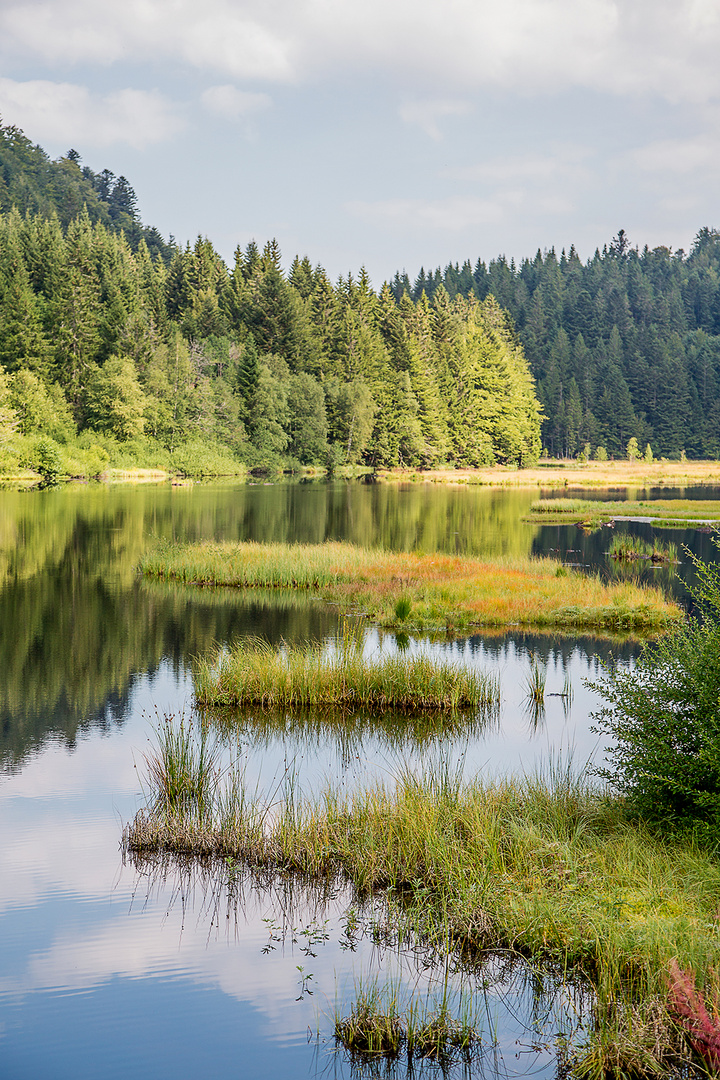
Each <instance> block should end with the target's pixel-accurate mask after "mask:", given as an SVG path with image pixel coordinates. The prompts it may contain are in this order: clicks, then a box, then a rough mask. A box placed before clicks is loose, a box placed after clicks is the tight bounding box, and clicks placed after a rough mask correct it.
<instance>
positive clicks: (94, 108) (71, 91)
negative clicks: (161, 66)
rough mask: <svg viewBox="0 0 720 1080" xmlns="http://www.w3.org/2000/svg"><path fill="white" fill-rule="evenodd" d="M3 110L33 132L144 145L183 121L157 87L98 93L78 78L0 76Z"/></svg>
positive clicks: (7, 119) (56, 137) (37, 136)
mask: <svg viewBox="0 0 720 1080" xmlns="http://www.w3.org/2000/svg"><path fill="white" fill-rule="evenodd" d="M0 116H2V117H3V120H4V122H5V123H11V124H17V125H18V126H19V127H21V128H23V129H25V130H26V131H29V132H32V137H33V138H34V139H38V140H40V141H43V140H45V139H47V140H51V141H52V142H53V143H56V142H58V141H60V142H63V141H64V142H67V143H68V144H72V143H76V142H77V143H83V144H84V145H94V146H109V145H111V144H112V143H128V144H129V145H130V146H134V147H143V146H147V145H149V144H151V143H157V142H161V141H162V140H164V139H168V138H171V137H172V136H173V135H175V134H176V133H177V132H178V131H179V130H181V129H182V127H183V126H184V125H183V122H182V120H181V118H180V117H179V116H178V113H177V111H176V108H175V106H173V104H172V103H171V102H170V101H169V100H168V99H167V98H166V97H165V96H164V95H163V94H161V93H159V92H158V91H155V90H152V91H147V90H133V89H129V88H128V89H125V90H118V91H116V92H115V93H112V94H107V95H106V96H105V97H99V96H95V95H93V94H91V92H90V91H89V90H88V88H87V87H85V86H77V85H75V84H74V83H56V82H48V81H46V80H44V79H33V80H31V81H28V82H14V81H13V80H12V79H3V78H0Z"/></svg>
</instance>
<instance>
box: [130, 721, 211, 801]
mask: <svg viewBox="0 0 720 1080" xmlns="http://www.w3.org/2000/svg"><path fill="white" fill-rule="evenodd" d="M154 730H155V736H156V747H155V749H153V750H151V751H149V752H148V753H147V754H145V755H144V758H145V764H146V767H147V775H148V780H149V782H150V786H151V791H152V797H153V802H152V807H153V810H154V811H155V812H157V813H160V814H166V815H168V816H174V815H184V814H197V815H198V816H199V817H201V818H202V817H204V815H205V814H206V813H207V812H208V811H209V809H210V808H211V806H212V805H213V800H214V797H215V794H216V791H217V786H218V780H219V768H218V763H219V757H220V744H219V742H218V739H217V737H216V735H214V734H212V733H210V731H209V729H208V728H207V726H206V725H201V726H200V731H199V734H198V733H197V732H196V731H195V730H194V728H193V725H192V722H191V721H190V720H187V719H186V718H185V716H184V715H181V716H180V718H179V720H177V719H176V717H175V716H174V714H172V713H165V714H164V715H163V716H159V715H158V716H157V718H156V723H155V725H154Z"/></svg>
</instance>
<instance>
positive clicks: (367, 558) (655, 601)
mask: <svg viewBox="0 0 720 1080" xmlns="http://www.w3.org/2000/svg"><path fill="white" fill-rule="evenodd" d="M141 567H142V571H143V573H144V574H145V575H146V576H148V577H150V578H158V579H166V580H168V581H180V582H184V583H187V584H191V585H213V586H218V585H220V586H234V587H237V588H254V587H275V588H293V589H298V590H311V591H313V592H314V593H316V594H317V595H318V596H319V597H321V598H322V599H323V600H325V601H326V602H329V603H332V604H335V605H337V607H338V609H339V610H340V612H341V613H342V614H344V615H352V614H358V615H363V616H365V617H367V618H368V619H370V620H371V621H373V622H375V623H378V624H379V625H381V626H384V627H401V628H403V629H406V630H411V629H412V630H467V629H468V628H470V627H508V626H522V627H528V628H531V627H535V628H542V629H554V630H560V631H563V630H564V631H572V630H588V629H589V630H593V631H595V632H598V633H603V632H610V633H613V632H614V633H617V632H625V633H632V632H636V633H647V632H658V631H660V630H663V629H666V628H667V627H668V626H670V625H671V624H672V623H673V622H676V621H678V620H679V619H680V618H681V617H682V616H681V613H680V611H679V609H678V608H677V607H676V606H675V605H674V604H672V603H671V602H669V601H668V600H666V599H665V598H664V597H663V596H662V594H661V593H660V592H658V591H656V590H654V589H652V588H640V587H639V586H636V585H634V584H632V583H623V584H614V585H613V584H610V585H609V584H605V583H603V582H602V581H601V580H600V579H599V577H596V576H594V575H587V574H582V573H574V572H573V571H570V570H568V569H567V567H566V566H565V565H564V564H562V563H559V562H556V561H554V560H552V559H528V558H525V559H507V560H493V561H481V560H479V559H472V558H468V557H452V556H448V555H442V554H440V553H435V554H432V555H420V554H416V553H412V552H388V551H382V550H368V549H363V548H360V547H356V546H354V545H350V544H338V543H327V544H322V545H312V546H309V545H301V544H293V545H277V544H254V543H244V544H228V543H226V544H212V543H207V542H202V543H200V544H175V545H165V546H159V547H157V548H156V549H155V550H153V551H151V552H149V553H148V554H147V555H146V556H144V558H143V559H142V562H141Z"/></svg>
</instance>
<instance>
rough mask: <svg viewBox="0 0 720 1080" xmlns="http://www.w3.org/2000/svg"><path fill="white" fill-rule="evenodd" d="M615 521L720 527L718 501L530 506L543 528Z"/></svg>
mask: <svg viewBox="0 0 720 1080" xmlns="http://www.w3.org/2000/svg"><path fill="white" fill-rule="evenodd" d="M615 518H635V519H643V520H646V521H652V523H653V525H655V526H661V527H662V526H665V527H668V528H683V527H685V528H687V527H688V526H692V525H695V524H697V525H706V524H713V523H717V524H718V525H720V502H719V501H717V500H711V499H652V500H651V499H645V500H643V499H627V500H624V501H622V502H621V501H612V502H595V501H592V500H590V499H537V500H536V501H535V502H534V503H533V504H532V506H531V507H530V516H529V520H530V521H541V522H542V523H543V524H544V525H551V524H570V523H575V524H579V525H589V526H596V525H601V524H603V523H604V522H608V521H612V520H613V519H615Z"/></svg>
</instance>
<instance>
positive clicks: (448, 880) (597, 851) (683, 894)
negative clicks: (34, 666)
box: [124, 758, 720, 1077]
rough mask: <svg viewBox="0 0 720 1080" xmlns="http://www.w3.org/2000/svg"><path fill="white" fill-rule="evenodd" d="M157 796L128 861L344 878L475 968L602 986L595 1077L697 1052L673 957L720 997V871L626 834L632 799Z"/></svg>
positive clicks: (360, 1030) (709, 859)
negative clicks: (492, 956)
mask: <svg viewBox="0 0 720 1080" xmlns="http://www.w3.org/2000/svg"><path fill="white" fill-rule="evenodd" d="M196 760H197V758H196ZM193 787H194V788H195V789H196V788H197V787H198V785H197V783H196V782H195V783H194V785H193ZM159 794H160V789H158V791H157V793H156V791H155V789H153V791H152V792H151V793H150V796H151V797H150V809H149V810H147V811H141V812H139V813H138V815H137V816H136V818H135V820H134V821H133V822H132V823H130V824H129V825H128V826H127V827H126V829H125V832H124V846H125V849H126V850H127V851H130V852H135V853H141V854H143V855H152V854H153V853H156V854H157V853H162V852H172V853H174V854H177V855H181V856H182V857H187V856H195V857H198V856H199V857H202V858H203V859H207V858H211V857H217V858H219V859H222V860H227V859H228V858H232V859H234V860H238V861H241V862H243V863H245V864H247V865H249V866H251V867H255V868H264V869H269V870H275V871H279V872H284V873H299V874H300V875H301V876H302V877H303V878H305V879H308V878H309V879H313V880H318V881H320V880H323V881H326V882H331V881H332V880H334V879H336V878H338V879H339V878H344V879H345V880H348V881H349V882H351V884H352V885H353V887H354V889H355V892H356V895H357V897H358V899H362V898H363V897H367V896H368V895H370V894H373V893H378V891H380V892H382V893H383V894H384V895H385V897H386V900H387V903H388V904H389V905H390V908H391V914H390V916H389V917H390V921H391V922H392V923H393V924H394V925H396V926H397V927H400V926H401V925H402V926H404V927H405V930H406V931H407V933H408V934H410V933H412V934H415V935H417V936H419V937H420V938H421V939H422V940H424V941H428V942H434V943H435V945H436V947H437V948H439V949H440V948H444V949H445V950H447V949H450V950H451V951H457V952H458V953H459V954H461V955H463V956H465V957H466V958H470V957H471V956H473V955H480V954H481V953H483V952H484V951H485V950H492V949H497V948H501V949H505V950H509V951H510V952H511V953H514V954H516V955H523V956H526V957H529V958H531V959H532V960H533V961H534V962H535V963H538V964H544V965H549V966H550V967H551V968H552V969H553V970H557V971H559V972H564V973H565V975H566V977H568V978H569V977H572V973H576V974H577V975H582V976H584V977H585V978H587V979H589V980H590V983H591V984H592V986H593V987H594V989H595V992H596V995H597V1006H596V1024H595V1027H594V1029H593V1031H592V1032H589V1033H588V1034H587V1039H586V1042H585V1044H584V1045H582V1046H577V1047H576V1048H575V1053H576V1059H575V1070H576V1072H578V1073H579V1074H581V1075H587V1076H593V1077H600V1076H603V1075H606V1074H607V1073H609V1072H612V1071H620V1072H621V1073H622V1074H624V1075H628V1074H630V1073H631V1072H634V1073H637V1072H643V1071H651V1072H655V1073H657V1072H659V1071H662V1070H663V1069H666V1068H669V1067H670V1066H671V1065H676V1064H678V1063H679V1062H680V1061H681V1060H687V1058H688V1055H689V1054H690V1051H689V1049H688V1048H687V1047H686V1046H685V1045H684V1043H683V1038H682V1033H681V1030H680V1027H679V1025H678V1022H677V1019H676V1018H675V1017H674V1016H673V1014H671V1012H669V1011H668V1008H667V1002H668V980H669V979H670V978H671V965H672V962H673V960H675V961H676V962H677V964H678V965H679V968H680V969H681V970H682V971H690V972H693V973H694V978H695V979H696V980H697V985H698V988H699V989H700V990H702V989H704V988H705V987H708V986H710V985H711V984H712V980H713V978H714V972H715V970H716V967H717V965H718V963H720V934H719V932H718V924H717V920H716V917H715V916H716V909H717V896H718V890H720V866H719V865H718V863H717V861H716V859H715V858H714V856H713V855H712V854H709V853H708V851H707V850H706V849H704V848H702V847H700V846H698V844H696V843H694V842H692V841H690V842H688V840H687V839H683V840H682V841H681V842H675V841H674V840H673V839H672V838H666V839H663V838H661V837H659V836H658V835H657V833H655V832H653V831H651V830H650V829H648V828H647V827H646V826H644V825H643V824H642V823H639V822H638V823H635V824H629V823H628V822H627V820H626V818H625V814H624V807H623V804H622V802H620V801H618V800H617V799H613V798H611V797H609V796H607V795H606V794H604V793H603V792H602V791H600V790H598V789H597V788H596V787H593V786H592V785H591V784H590V783H589V782H588V781H587V780H584V779H581V778H577V777H574V776H573V775H571V773H570V771H569V770H563V769H556V771H555V773H554V774H553V775H551V776H548V777H546V778H545V779H542V778H534V779H533V778H525V779H522V780H519V779H504V780H498V781H494V782H488V781H483V780H480V779H476V780H474V781H469V782H465V781H463V780H462V779H461V778H460V776H459V775H455V774H453V772H452V770H450V769H445V770H442V769H439V770H436V771H434V772H428V773H427V774H426V775H422V776H414V775H411V774H409V773H407V774H405V775H402V776H401V777H400V778H399V779H398V781H397V783H396V784H395V785H392V784H380V783H378V784H376V785H375V786H373V787H371V788H369V789H367V790H365V791H360V792H357V793H355V794H353V795H348V794H346V793H344V794H340V793H339V791H338V790H336V789H334V788H328V789H327V790H326V791H325V792H324V793H323V794H322V796H321V797H319V798H317V799H315V800H303V799H302V798H301V796H300V793H299V792H298V791H297V790H295V789H294V788H293V787H292V784H291V785H290V786H289V788H288V789H287V790H286V791H285V792H284V799H283V803H282V805H281V806H277V805H275V806H274V808H273V809H272V811H271V807H270V801H271V800H270V799H269V798H268V800H267V801H264V800H263V799H258V798H257V796H256V795H255V796H252V795H250V794H248V792H247V791H246V790H245V789H244V788H243V785H242V782H241V780H240V779H238V775H237V774H236V773H234V772H233V773H232V774H231V776H230V778H229V779H228V780H227V781H226V783H225V784H224V785H219V786H218V787H217V788H216V789H215V793H214V797H213V801H212V805H211V806H208V805H201V803H200V802H199V801H195V802H193V800H192V799H189V800H186V801H184V802H179V803H178V804H177V806H178V809H177V810H173V809H171V808H170V804H169V803H168V802H167V800H165V801H164V802H163V800H162V799H161V798H159ZM158 805H164V807H165V809H164V810H161V811H158V810H157V809H153V807H157V806H158ZM403 932H405V931H403ZM366 1004H367V1003H366ZM370 1004H372V1003H370ZM383 1016H385V1018H387V1016H388V1010H385V1012H383V1010H382V1008H380V1007H379V1006H378V1008H377V1009H375V1010H374V1009H371V1008H370V1007H369V1006H368V1008H367V1009H365V1008H359V1010H356V1012H355V1015H354V1017H353V1016H351V1017H350V1018H346V1019H347V1023H348V1026H347V1027H343V1028H342V1029H341V1031H340V1032H339V1034H341V1035H342V1037H343V1041H344V1042H346V1044H347V1045H350V1044H351V1041H352V1040H357V1042H356V1045H357V1046H358V1047H361V1046H362V1045H363V1042H362V1040H363V1039H366V1040H370V1039H371V1037H375V1035H376V1036H377V1037H378V1038H379V1037H380V1034H379V1033H378V1031H377V1027H376V1022H377V1025H379V1026H380V1027H382V1023H381V1020H382V1017H383ZM341 1019H342V1018H341ZM393 1030H395V1036H394V1037H395V1038H396V1039H401V1038H402V1037H403V1035H402V1030H400V1031H397V1030H396V1029H395V1028H394V1027H393ZM373 1032H375V1035H372V1033H373Z"/></svg>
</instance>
